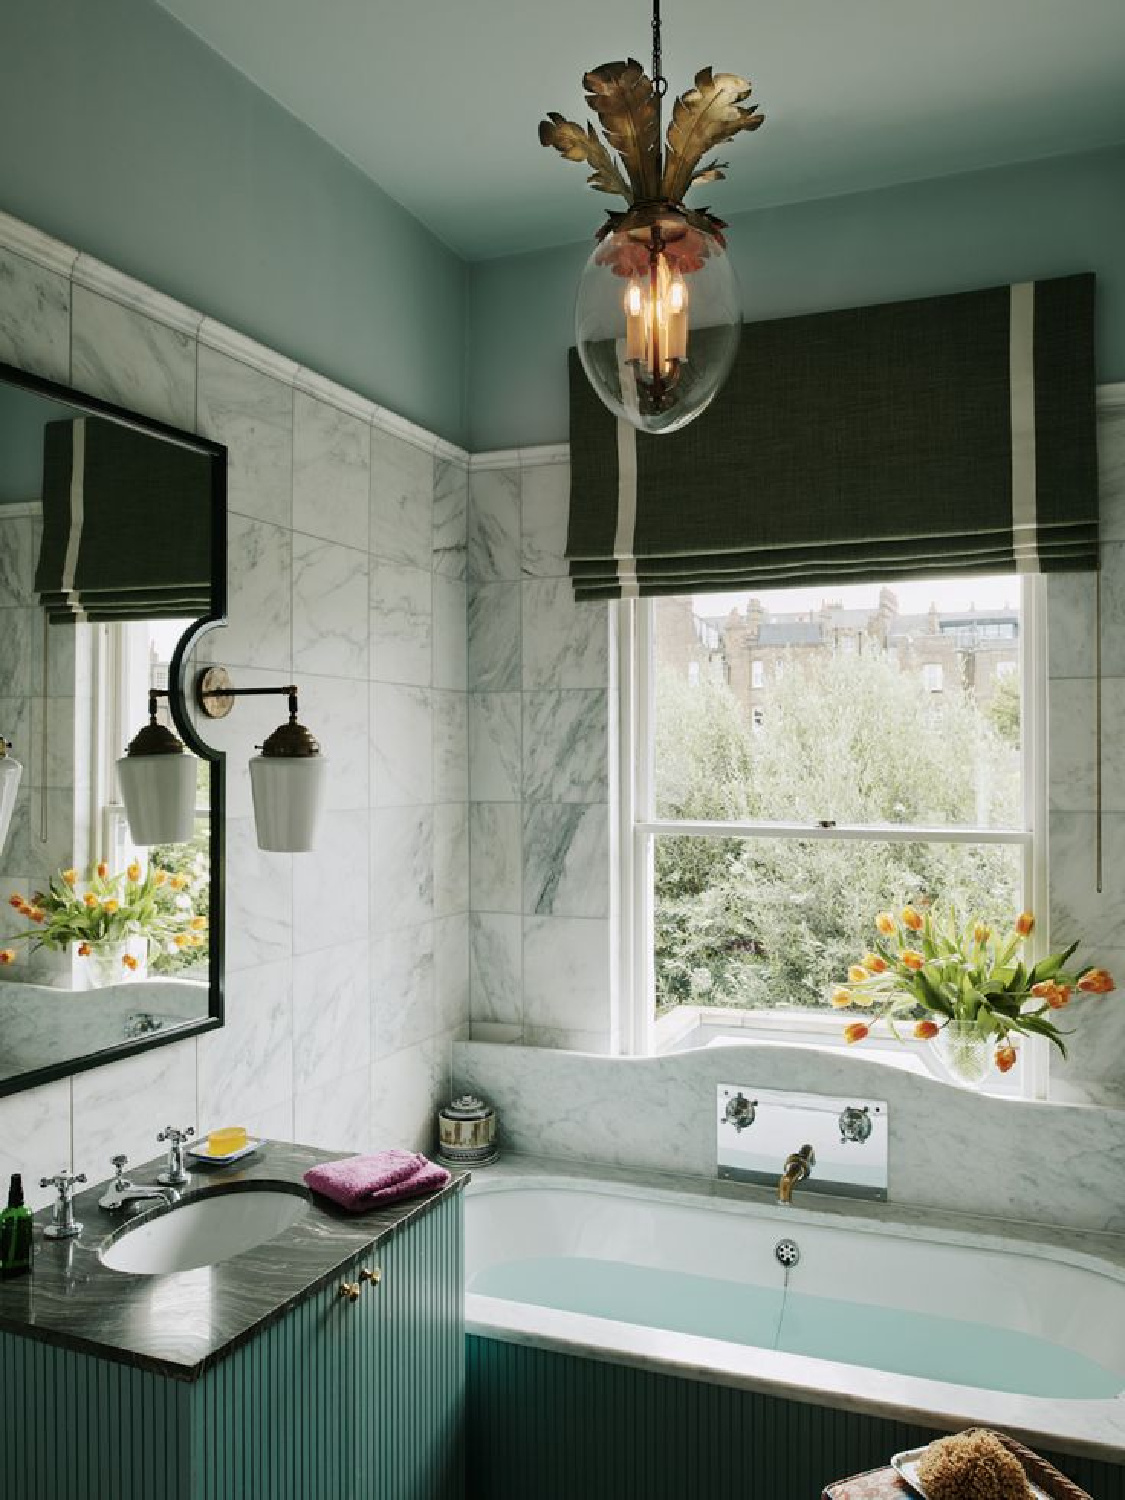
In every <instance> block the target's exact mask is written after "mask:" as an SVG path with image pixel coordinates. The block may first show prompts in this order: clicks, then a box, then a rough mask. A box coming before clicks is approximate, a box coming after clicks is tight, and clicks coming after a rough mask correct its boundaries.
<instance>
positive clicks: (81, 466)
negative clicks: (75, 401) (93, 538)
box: [62, 417, 86, 620]
mask: <svg viewBox="0 0 1125 1500" xmlns="http://www.w3.org/2000/svg"><path fill="white" fill-rule="evenodd" d="M71 430H72V433H73V436H72V438H71V450H70V531H69V533H68V535H67V539H66V556H65V557H64V558H63V567H62V587H63V591H64V592H65V593H66V594H67V595H68V596H69V602H70V604H71V605H72V607H73V608H74V612H75V614H76V616H77V618H78V619H80V620H84V619H85V618H86V615H85V613H84V612H83V610H82V609H81V608H79V605H78V599H77V596H76V595H75V593H74V573H75V569H76V568H77V567H78V549H79V547H80V546H81V543H82V524H83V521H84V520H85V515H86V509H85V505H86V501H85V476H86V419H85V417H80V418H79V419H78V420H77V421H75V422H73V423H72V424H71Z"/></svg>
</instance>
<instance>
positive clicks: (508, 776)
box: [469, 693, 522, 802]
mask: <svg viewBox="0 0 1125 1500" xmlns="http://www.w3.org/2000/svg"><path fill="white" fill-rule="evenodd" d="M521 701H522V700H521V698H520V695H519V693H472V694H471V695H470V697H469V795H470V796H471V797H472V799H473V801H474V802H518V801H519V800H520V782H521V769H520V744H521V730H520V708H521Z"/></svg>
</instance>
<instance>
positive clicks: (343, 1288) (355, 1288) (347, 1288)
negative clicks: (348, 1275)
mask: <svg viewBox="0 0 1125 1500" xmlns="http://www.w3.org/2000/svg"><path fill="white" fill-rule="evenodd" d="M359 1292H360V1286H359V1282H358V1281H342V1282H341V1283H340V1296H341V1297H346V1298H347V1299H348V1301H349V1302H355V1301H356V1300H357V1299H358V1297H359Z"/></svg>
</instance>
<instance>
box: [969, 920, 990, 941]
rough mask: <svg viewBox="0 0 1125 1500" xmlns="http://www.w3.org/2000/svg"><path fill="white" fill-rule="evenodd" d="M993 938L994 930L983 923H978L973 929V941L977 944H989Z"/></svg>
mask: <svg viewBox="0 0 1125 1500" xmlns="http://www.w3.org/2000/svg"><path fill="white" fill-rule="evenodd" d="M991 936H992V928H991V927H986V926H985V924H984V923H983V922H978V923H977V924H976V926H975V927H974V928H973V941H974V942H975V943H987V942H988V940H989V938H990V937H991Z"/></svg>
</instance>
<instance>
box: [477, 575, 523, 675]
mask: <svg viewBox="0 0 1125 1500" xmlns="http://www.w3.org/2000/svg"><path fill="white" fill-rule="evenodd" d="M519 686H520V586H519V584H518V583H483V584H478V585H477V586H475V587H474V588H473V590H472V592H471V594H470V595H469V687H470V688H471V689H472V690H473V691H474V692H478V693H502V692H514V691H515V690H516V689H517V688H518V687H519Z"/></svg>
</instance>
